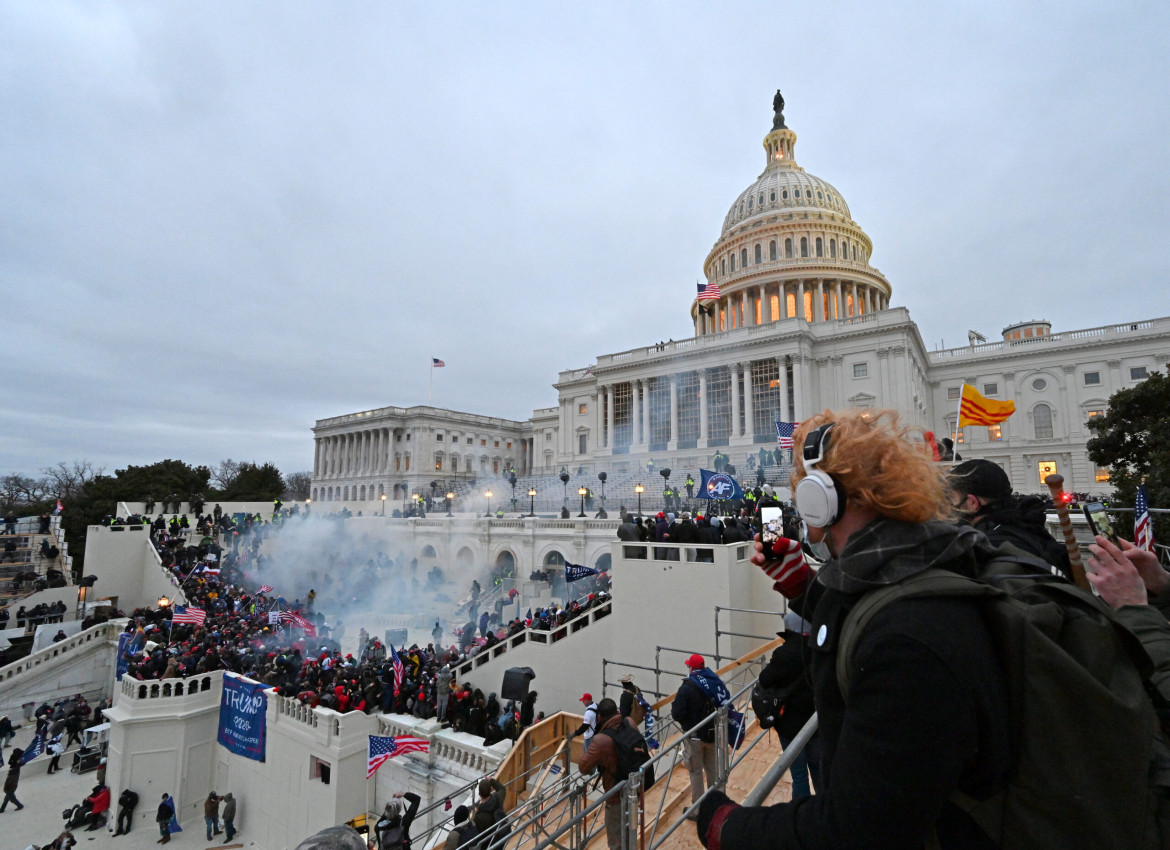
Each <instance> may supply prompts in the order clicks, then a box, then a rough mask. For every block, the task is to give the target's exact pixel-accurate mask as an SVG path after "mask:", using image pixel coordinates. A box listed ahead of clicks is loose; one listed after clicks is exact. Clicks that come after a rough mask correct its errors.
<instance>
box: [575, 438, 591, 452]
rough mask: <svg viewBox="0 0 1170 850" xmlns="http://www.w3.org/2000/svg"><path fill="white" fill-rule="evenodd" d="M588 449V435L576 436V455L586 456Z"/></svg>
mask: <svg viewBox="0 0 1170 850" xmlns="http://www.w3.org/2000/svg"><path fill="white" fill-rule="evenodd" d="M588 447H589V435H588V434H578V435H577V454H579V455H583V454H587V453H588Z"/></svg>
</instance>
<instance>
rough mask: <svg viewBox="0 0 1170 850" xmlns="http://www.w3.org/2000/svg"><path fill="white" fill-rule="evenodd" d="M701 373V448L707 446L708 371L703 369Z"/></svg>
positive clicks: (700, 370)
mask: <svg viewBox="0 0 1170 850" xmlns="http://www.w3.org/2000/svg"><path fill="white" fill-rule="evenodd" d="M698 372H699V448H706V446H707V370H706V369H705V368H703V367H700V368H699V369H698Z"/></svg>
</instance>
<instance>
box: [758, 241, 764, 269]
mask: <svg viewBox="0 0 1170 850" xmlns="http://www.w3.org/2000/svg"><path fill="white" fill-rule="evenodd" d="M762 262H764V248H763V246H761V245H756V265H757V266H758V265H759V264H760V263H762Z"/></svg>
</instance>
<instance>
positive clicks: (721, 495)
mask: <svg viewBox="0 0 1170 850" xmlns="http://www.w3.org/2000/svg"><path fill="white" fill-rule="evenodd" d="M699 475H700V476H701V480H700V481H699V492H698V496H699V498H700V499H742V498H743V488H742V487H740V486H739V482H738V481H736V480H735V479H734V478H732V477H731V476H730V475H728V474H727V473H726V472H712V471H711V470H709V469H700V470H699Z"/></svg>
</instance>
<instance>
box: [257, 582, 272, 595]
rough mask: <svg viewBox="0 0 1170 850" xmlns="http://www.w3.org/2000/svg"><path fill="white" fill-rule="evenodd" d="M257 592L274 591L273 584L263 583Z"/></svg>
mask: <svg viewBox="0 0 1170 850" xmlns="http://www.w3.org/2000/svg"><path fill="white" fill-rule="evenodd" d="M256 592H257V593H271V592H272V585H270V584H262V585H260V589H259V590H257V591H256Z"/></svg>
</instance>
